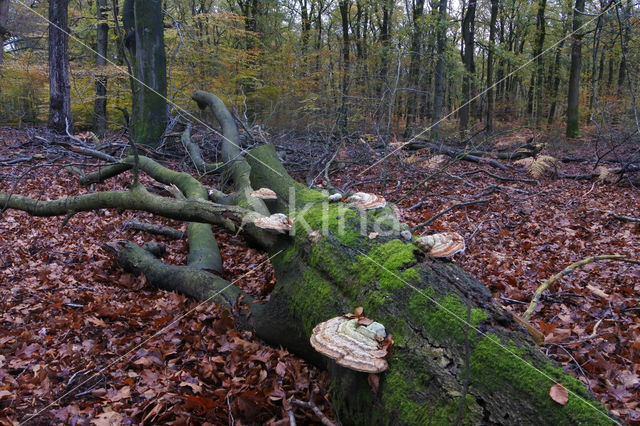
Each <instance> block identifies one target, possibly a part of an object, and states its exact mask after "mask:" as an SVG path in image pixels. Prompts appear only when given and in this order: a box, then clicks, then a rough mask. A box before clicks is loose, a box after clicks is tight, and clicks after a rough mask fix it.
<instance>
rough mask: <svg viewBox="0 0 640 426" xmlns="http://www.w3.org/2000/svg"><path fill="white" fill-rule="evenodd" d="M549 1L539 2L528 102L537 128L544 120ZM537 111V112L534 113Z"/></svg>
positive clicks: (539, 0) (529, 113)
mask: <svg viewBox="0 0 640 426" xmlns="http://www.w3.org/2000/svg"><path fill="white" fill-rule="evenodd" d="M546 7H547V0H538V13H537V15H536V37H535V45H534V48H533V57H534V58H535V64H536V67H535V71H534V72H532V73H531V81H530V83H529V95H528V102H527V114H528V115H529V116H530V117H533V116H534V114H535V126H536V127H540V120H541V119H542V105H541V103H542V86H543V81H544V66H543V62H542V56H541V53H542V48H543V47H544V38H545V34H546V23H545V17H544V13H545V9H546ZM534 110H535V111H534Z"/></svg>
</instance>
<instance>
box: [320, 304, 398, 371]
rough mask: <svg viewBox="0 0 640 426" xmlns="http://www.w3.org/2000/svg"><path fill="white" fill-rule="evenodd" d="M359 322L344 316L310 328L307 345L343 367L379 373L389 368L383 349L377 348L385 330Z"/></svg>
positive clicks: (377, 325)
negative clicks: (309, 344) (309, 337)
mask: <svg viewBox="0 0 640 426" xmlns="http://www.w3.org/2000/svg"><path fill="white" fill-rule="evenodd" d="M360 319H362V318H358V317H355V316H353V315H348V316H347V315H345V316H339V317H335V318H331V319H330V320H328V321H325V322H321V323H320V324H318V325H316V326H315V328H314V329H313V333H312V334H311V339H310V342H311V346H313V348H314V349H315V350H316V351H318V352H320V353H321V354H322V355H325V356H328V357H329V358H332V359H334V360H335V361H336V363H337V364H338V365H341V366H343V367H346V368H350V369H352V370H356V371H361V372H364V373H381V372H383V371H385V370H386V369H388V368H389V364H388V363H387V360H386V359H385V357H386V356H387V350H386V348H384V347H382V345H381V342H382V341H383V340H384V338H385V337H386V331H385V329H384V326H383V325H382V324H380V323H377V322H370V323H369V324H368V325H361V324H359V322H360ZM367 322H368V321H367Z"/></svg>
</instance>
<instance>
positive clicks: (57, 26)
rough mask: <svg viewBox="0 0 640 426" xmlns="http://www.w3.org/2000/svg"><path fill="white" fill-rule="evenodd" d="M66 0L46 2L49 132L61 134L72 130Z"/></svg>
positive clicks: (67, 4) (67, 2) (67, 0)
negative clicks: (67, 129) (47, 6)
mask: <svg viewBox="0 0 640 426" xmlns="http://www.w3.org/2000/svg"><path fill="white" fill-rule="evenodd" d="M68 6H69V0H51V1H49V128H50V129H51V130H53V131H54V132H56V133H61V134H64V133H65V131H66V127H67V126H69V130H70V131H72V129H73V122H72V120H71V95H70V93H69V89H70V87H71V86H70V84H69V56H68V52H67V50H68V45H69V40H68V36H67V33H68V32H69V26H68V24H67V21H68V16H67V8H68Z"/></svg>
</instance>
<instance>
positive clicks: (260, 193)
mask: <svg viewBox="0 0 640 426" xmlns="http://www.w3.org/2000/svg"><path fill="white" fill-rule="evenodd" d="M251 196H252V197H256V198H260V199H261V200H277V199H278V196H277V195H276V193H275V192H273V190H271V189H269V188H260V189H256V190H255V191H252V192H251Z"/></svg>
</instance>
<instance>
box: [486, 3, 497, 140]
mask: <svg viewBox="0 0 640 426" xmlns="http://www.w3.org/2000/svg"><path fill="white" fill-rule="evenodd" d="M498 5H499V0H491V15H490V17H489V49H488V52H487V123H486V129H487V132H492V131H493V104H494V91H493V63H494V56H495V41H496V21H497V19H498Z"/></svg>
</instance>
